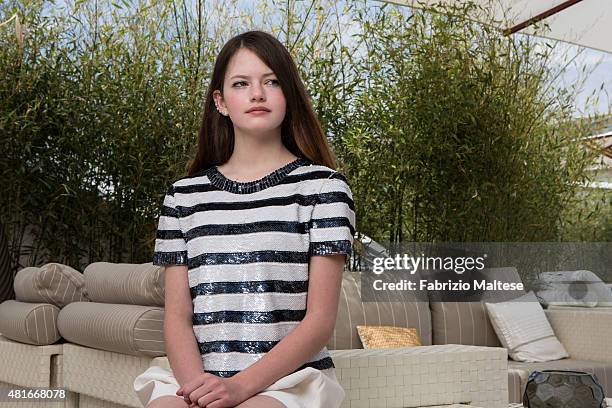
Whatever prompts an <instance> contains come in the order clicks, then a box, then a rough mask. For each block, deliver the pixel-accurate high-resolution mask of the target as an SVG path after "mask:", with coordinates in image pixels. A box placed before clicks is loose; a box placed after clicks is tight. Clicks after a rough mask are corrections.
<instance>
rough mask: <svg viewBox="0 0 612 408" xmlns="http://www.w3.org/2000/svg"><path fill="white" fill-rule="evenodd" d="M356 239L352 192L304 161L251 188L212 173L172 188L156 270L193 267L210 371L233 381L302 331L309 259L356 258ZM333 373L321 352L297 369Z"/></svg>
mask: <svg viewBox="0 0 612 408" xmlns="http://www.w3.org/2000/svg"><path fill="white" fill-rule="evenodd" d="M354 232H355V207H354V204H353V198H352V194H351V190H350V188H349V185H348V183H347V181H346V179H345V178H344V176H343V175H342V174H340V173H338V172H336V171H334V170H332V169H330V168H328V167H325V166H320V165H315V164H313V163H312V162H310V161H309V160H307V159H298V160H296V161H294V162H292V163H290V164H288V165H286V166H284V167H282V168H281V169H278V170H277V171H275V172H273V173H271V174H270V175H268V176H266V177H264V178H262V179H261V180H259V181H256V182H249V183H239V182H235V181H232V180H228V179H226V178H225V177H224V176H223V175H222V174H221V173H220V172H219V171H218V170H217V169H216V167H212V168H209V169H206V170H204V171H202V172H199V173H196V174H194V175H193V176H188V177H184V178H181V179H179V180H177V181H175V182H174V183H173V184H172V185H171V186H170V188H169V189H168V191H167V193H166V196H165V198H164V203H163V207H162V211H161V216H160V218H159V225H158V230H157V236H156V241H155V253H154V257H153V263H154V264H156V265H171V264H181V265H187V266H188V275H189V289H190V293H191V297H192V301H193V307H194V314H193V328H194V334H195V336H196V339H197V341H198V347H199V349H200V353H201V355H202V360H203V363H204V369H205V370H206V371H207V372H211V373H214V374H216V375H219V376H224V377H228V376H232V375H234V374H236V373H237V372H239V371H241V370H243V369H245V368H247V367H248V366H250V365H251V364H253V363H254V362H255V361H257V360H258V359H259V358H261V357H262V356H263V355H265V353H266V352H268V351H270V350H271V349H272V348H273V347H274V346H275V345H276V344H278V342H280V341H281V340H282V339H283V338H284V337H285V336H286V335H287V334H288V333H290V332H291V331H292V330H293V329H294V328H295V327H296V326H297V325H298V324H299V322H300V321H301V320H302V319H303V318H304V316H305V314H306V295H307V291H308V263H309V259H310V257H311V256H314V255H330V254H350V252H351V249H352V237H353V235H354ZM333 366H334V365H333V362H332V360H331V358H330V356H329V353H328V351H327V349H326V348H323V349H322V350H321V351H320V352H319V353H318V354H317V355H316V356H314V357H313V358H312V359H310V361H308V362H307V363H306V364H305V365H304V366H302V367H300V369H301V368H304V367H314V368H318V369H325V368H330V367H333Z"/></svg>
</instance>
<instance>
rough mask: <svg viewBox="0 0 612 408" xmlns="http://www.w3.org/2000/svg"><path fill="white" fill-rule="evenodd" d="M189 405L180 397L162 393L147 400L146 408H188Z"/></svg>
mask: <svg viewBox="0 0 612 408" xmlns="http://www.w3.org/2000/svg"><path fill="white" fill-rule="evenodd" d="M188 407H189V405H188V404H187V403H186V402H185V401H184V400H183V399H182V398H180V397H173V396H172V395H164V396H163V397H158V398H155V399H154V400H152V401H151V402H149V403H148V404H147V406H146V408H188Z"/></svg>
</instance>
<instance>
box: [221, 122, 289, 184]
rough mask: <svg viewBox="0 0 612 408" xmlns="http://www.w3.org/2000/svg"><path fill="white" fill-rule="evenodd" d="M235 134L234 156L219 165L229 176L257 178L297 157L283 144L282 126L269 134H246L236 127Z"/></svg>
mask: <svg viewBox="0 0 612 408" xmlns="http://www.w3.org/2000/svg"><path fill="white" fill-rule="evenodd" d="M234 135H235V137H234V151H233V153H232V156H231V157H230V158H229V160H228V161H227V162H225V163H223V164H222V165H221V166H218V168H219V169H223V170H224V172H225V174H226V175H227V176H229V175H232V176H234V177H240V178H257V176H258V175H261V174H264V175H265V174H267V173H269V172H270V171H272V170H275V169H277V168H279V167H281V166H283V165H285V164H287V163H289V162H291V161H293V160H295V159H296V158H297V157H296V156H295V155H294V154H293V153H291V152H290V151H289V150H287V148H286V147H285V145H283V143H282V141H281V133H280V127H279V128H278V129H275V130H274V131H272V132H269V133H267V134H252V133H249V134H245V133H244V132H241V131H240V130H239V129H235V128H234Z"/></svg>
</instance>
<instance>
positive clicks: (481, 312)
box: [429, 267, 525, 347]
mask: <svg viewBox="0 0 612 408" xmlns="http://www.w3.org/2000/svg"><path fill="white" fill-rule="evenodd" d="M486 276H487V279H488V280H490V279H491V278H493V277H494V278H495V279H498V280H500V281H502V282H520V281H521V280H520V277H519V275H518V272H517V270H516V268H514V267H508V268H491V269H489V270H488V271H487V275H486ZM514 293H515V294H516V295H514V294H513V293H510V292H507V293H501V294H499V295H497V296H496V297H495V298H490V299H489V300H487V301H489V302H496V301H503V300H509V299H508V298H509V297H510V296H512V295H514V296H520V295H523V294H524V293H525V292H524V291H516V292H514ZM429 306H430V308H431V323H432V327H433V329H432V330H433V344H465V345H472V346H489V347H501V343H500V342H499V339H498V338H497V335H496V334H495V330H494V329H493V326H492V325H491V320H490V319H489V315H488V313H487V310H486V308H485V305H484V302H482V301H481V302H436V301H432V302H430V304H429Z"/></svg>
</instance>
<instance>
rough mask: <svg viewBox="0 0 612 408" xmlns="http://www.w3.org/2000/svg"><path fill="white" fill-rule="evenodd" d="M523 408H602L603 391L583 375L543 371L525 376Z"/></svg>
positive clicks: (593, 380) (592, 376)
mask: <svg viewBox="0 0 612 408" xmlns="http://www.w3.org/2000/svg"><path fill="white" fill-rule="evenodd" d="M523 405H524V406H526V407H527V408H605V407H606V406H607V404H606V401H605V399H604V392H603V387H602V386H601V384H600V383H599V381H598V380H597V377H596V376H594V375H592V374H589V373H585V372H584V371H559V370H543V371H534V372H532V373H531V374H530V375H529V379H528V380H527V387H525V393H524V395H523Z"/></svg>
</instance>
